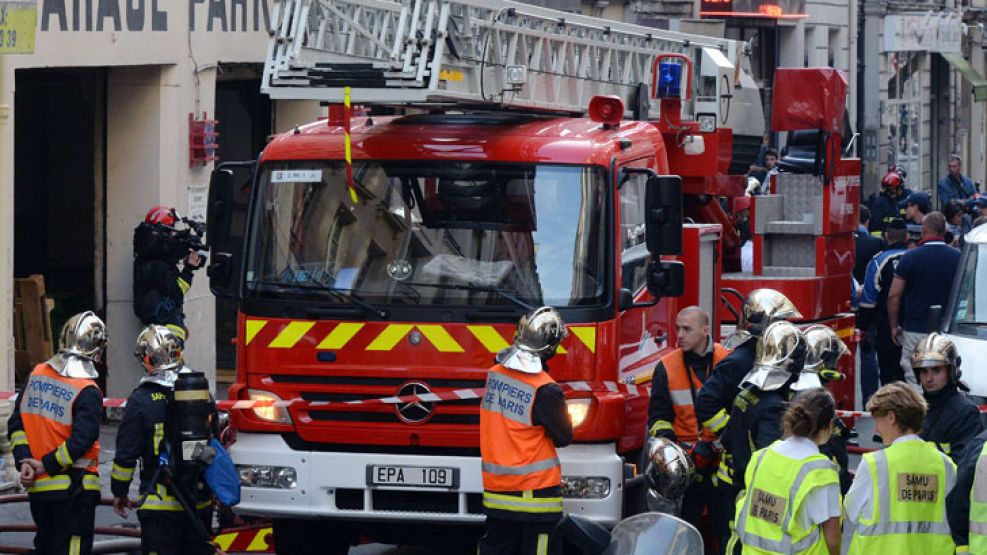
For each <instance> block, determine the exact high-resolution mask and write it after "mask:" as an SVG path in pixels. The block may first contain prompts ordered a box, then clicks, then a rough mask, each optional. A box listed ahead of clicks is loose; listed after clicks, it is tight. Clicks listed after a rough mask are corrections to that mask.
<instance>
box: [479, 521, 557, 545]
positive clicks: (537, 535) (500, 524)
mask: <svg viewBox="0 0 987 555" xmlns="http://www.w3.org/2000/svg"><path fill="white" fill-rule="evenodd" d="M559 516H560V517H561V515H559ZM557 525H558V524H557V523H546V522H523V521H516V520H506V519H502V518H496V517H491V516H490V515H487V522H486V525H485V526H484V533H483V537H482V538H480V543H479V544H477V547H476V552H477V555H561V554H562V542H560V541H559V538H558V534H557V533H556V527H557Z"/></svg>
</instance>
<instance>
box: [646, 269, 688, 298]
mask: <svg viewBox="0 0 987 555" xmlns="http://www.w3.org/2000/svg"><path fill="white" fill-rule="evenodd" d="M648 291H649V292H650V293H651V294H652V295H654V297H655V300H658V299H661V298H662V297H680V296H682V294H683V293H685V266H684V265H683V264H682V263H681V262H678V261H662V260H652V261H651V262H650V263H649V264H648Z"/></svg>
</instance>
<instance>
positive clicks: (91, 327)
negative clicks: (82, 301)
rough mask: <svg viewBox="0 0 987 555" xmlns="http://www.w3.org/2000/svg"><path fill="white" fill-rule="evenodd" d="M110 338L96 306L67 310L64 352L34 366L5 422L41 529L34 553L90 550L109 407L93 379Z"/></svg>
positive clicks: (61, 345)
mask: <svg viewBox="0 0 987 555" xmlns="http://www.w3.org/2000/svg"><path fill="white" fill-rule="evenodd" d="M106 341H107V335H106V325H105V324H104V323H103V321H102V320H100V319H99V317H98V316H96V315H95V314H94V313H92V312H90V311H87V312H82V313H80V314H76V315H74V316H72V317H71V318H69V319H68V321H67V322H65V325H64V326H62V331H61V334H60V336H59V339H58V354H56V355H55V356H53V357H52V358H50V359H49V360H48V361H47V362H44V363H41V364H39V365H37V366H35V368H34V370H33V371H32V372H31V375H30V376H29V377H28V380H27V383H26V384H25V385H24V389H23V390H22V392H21V397H20V399H19V401H18V402H17V404H16V405H15V406H14V413H13V414H12V415H11V417H10V420H9V421H8V423H7V430H8V433H9V435H10V441H11V446H12V447H13V451H14V461H15V464H16V465H17V468H19V469H20V472H21V483H22V484H23V485H24V486H25V487H26V488H27V492H28V498H29V500H30V502H31V516H32V517H33V518H34V523H35V525H36V526H37V529H38V532H37V534H36V535H35V536H34V552H35V553H42V554H45V555H59V554H83V555H85V554H88V553H92V547H93V528H94V526H95V518H96V505H97V504H98V503H99V498H100V495H99V424H100V419H101V417H102V415H103V393H102V391H100V389H99V386H97V385H96V382H95V381H94V380H95V379H96V378H97V377H98V375H99V374H98V372H97V371H96V364H97V363H98V362H99V361H100V359H101V358H102V356H103V351H104V349H105V348H106Z"/></svg>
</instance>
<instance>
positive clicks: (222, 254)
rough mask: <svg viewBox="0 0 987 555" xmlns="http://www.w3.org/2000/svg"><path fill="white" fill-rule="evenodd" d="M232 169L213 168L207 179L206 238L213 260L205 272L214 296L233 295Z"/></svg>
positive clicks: (233, 192)
mask: <svg viewBox="0 0 987 555" xmlns="http://www.w3.org/2000/svg"><path fill="white" fill-rule="evenodd" d="M234 194H235V191H234V189H233V171H232V170H230V169H227V168H217V169H216V170H213V172H212V176H211V177H210V179H209V206H208V211H207V214H206V239H207V241H208V244H209V249H210V251H211V254H212V257H211V258H212V262H211V263H210V264H209V268H208V270H207V271H206V273H207V274H208V275H209V289H211V290H212V292H213V294H214V295H216V296H217V297H231V296H233V287H232V286H233V277H234V276H233V274H234V272H233V271H232V262H233V253H231V252H230V225H231V219H232V215H233V195H234Z"/></svg>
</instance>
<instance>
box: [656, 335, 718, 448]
mask: <svg viewBox="0 0 987 555" xmlns="http://www.w3.org/2000/svg"><path fill="white" fill-rule="evenodd" d="M728 354H730V350H729V349H727V348H725V347H723V346H721V345H720V344H719V343H713V362H712V364H710V366H709V372H710V375H712V373H713V369H714V368H715V367H716V365H717V364H718V363H719V362H720V361H721V360H723V359H724V358H725V357H726V356H727V355H728ZM661 364H662V366H664V367H665V374H666V376H667V377H668V394H669V396H670V397H671V398H672V409H673V410H674V411H675V421H674V422H672V423H671V426H672V431H673V432H675V437H676V438H678V440H679V441H680V442H683V443H695V442H696V440H698V439H699V429H700V427H699V422H698V421H697V420H696V409H695V407H694V406H693V402H694V399H693V397H692V396H693V391H697V392H698V391H699V390H700V389H702V386H703V384H702V382H700V381H699V378H697V377H696V374H695V372H694V371H693V370H692V369H691V368H688V367H686V365H685V356H684V355H683V353H682V349H676V350H674V351H672V352H671V353H669V354H667V355H665V356H663V357H662V358H661ZM690 381H691V382H692V385H691V386H690V384H689V382H690ZM702 437H703V439H704V440H706V441H713V440H714V439H716V435H715V434H714V433H713V432H712V431H710V430H706V429H704V430H703V432H702Z"/></svg>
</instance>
